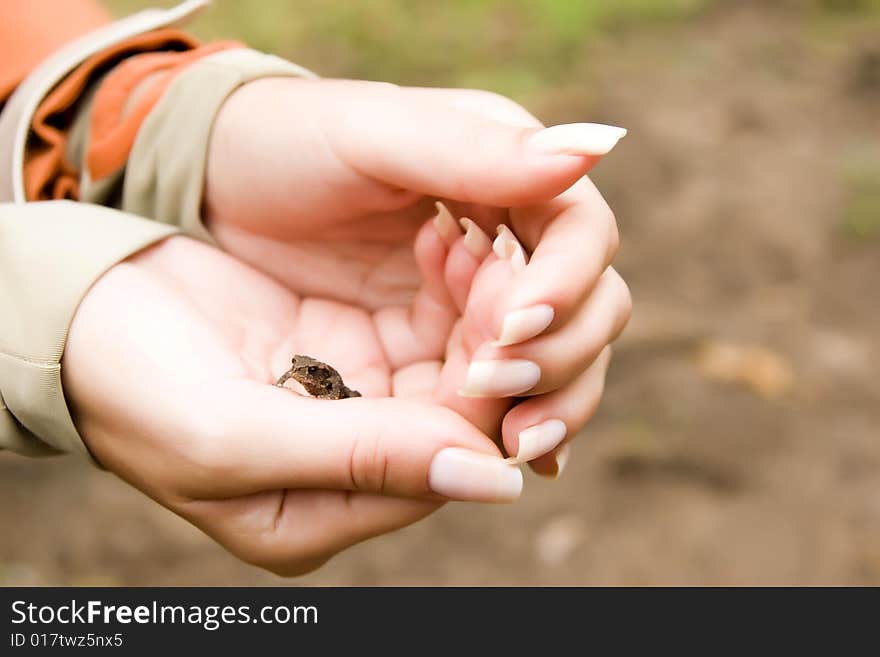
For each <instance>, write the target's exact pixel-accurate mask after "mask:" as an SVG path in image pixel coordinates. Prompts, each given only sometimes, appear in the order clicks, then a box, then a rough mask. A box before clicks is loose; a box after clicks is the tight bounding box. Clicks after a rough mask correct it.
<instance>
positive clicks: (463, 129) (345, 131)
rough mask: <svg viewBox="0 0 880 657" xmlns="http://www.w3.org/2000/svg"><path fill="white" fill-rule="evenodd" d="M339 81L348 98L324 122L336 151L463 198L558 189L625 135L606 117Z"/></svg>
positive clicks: (427, 190) (358, 163) (507, 199)
mask: <svg viewBox="0 0 880 657" xmlns="http://www.w3.org/2000/svg"><path fill="white" fill-rule="evenodd" d="M340 84H347V85H349V86H348V88H347V90H346V91H344V92H340V93H339V94H338V95H341V96H348V99H347V101H343V102H335V103H334V104H333V109H332V110H331V111H329V112H327V113H326V114H325V115H324V117H323V119H322V122H321V125H322V128H323V131H324V133H325V135H326V138H327V140H328V142H330V143H331V145H332V147H333V151H334V153H336V154H337V155H338V156H339V157H340V158H341V159H342V160H343V161H345V162H346V163H347V164H348V165H349V166H351V167H352V168H353V169H355V170H356V171H359V172H362V173H364V174H366V175H368V176H370V177H371V178H374V179H379V180H381V181H383V182H385V183H387V184H389V185H392V186H394V187H399V188H402V189H407V190H412V191H415V192H419V193H421V194H426V195H429V196H437V197H441V198H449V199H453V200H457V201H464V202H472V203H482V204H486V205H492V206H502V207H509V206H517V205H525V204H530V203H537V202H541V201H545V200H547V199H550V198H553V197H554V196H557V195H558V194H560V193H562V192H563V191H565V190H566V189H568V188H569V187H570V186H571V185H572V184H574V182H575V181H577V180H578V179H579V178H581V177H582V176H583V175H584V174H586V173H587V171H589V170H590V169H591V168H592V167H593V166H594V165H595V164H596V163H597V162H598V160H599V158H600V157H601V156H603V155H605V154H606V153H608V152H609V151H610V150H611V149H612V148H613V147H614V146H615V144H616V143H617V142H618V141H619V140H620V139H621V138H622V137H623V136H624V135H625V134H626V130H625V129H623V128H617V127H614V126H608V125H603V124H597V123H571V124H565V125H557V126H553V127H550V128H543V127H541V126H540V124H538V125H531V126H530V125H523V124H522V123H519V124H514V123H512V122H510V121H506V120H503V119H502V118H500V117H499V116H498V113H497V112H496V113H493V112H489V111H474V110H473V108H471V107H467V106H466V105H465V104H464V103H459V102H455V101H453V100H449V99H451V98H453V97H454V96H452V95H450V94H449V92H447V94H446V95H443V94H439V93H437V94H426V93H424V90H420V89H407V88H400V87H395V86H393V85H387V84H377V83H340ZM447 96H448V97H449V99H447ZM337 100H339V99H338V98H337Z"/></svg>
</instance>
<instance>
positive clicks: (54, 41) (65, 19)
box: [0, 0, 111, 106]
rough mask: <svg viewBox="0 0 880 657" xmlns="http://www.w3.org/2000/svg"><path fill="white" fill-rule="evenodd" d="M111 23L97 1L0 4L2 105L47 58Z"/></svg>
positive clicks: (12, 1) (30, 0) (10, 1)
mask: <svg viewBox="0 0 880 657" xmlns="http://www.w3.org/2000/svg"><path fill="white" fill-rule="evenodd" d="M110 20H111V18H110V15H109V14H108V13H107V12H106V11H105V10H104V9H103V7H101V5H100V4H99V3H98V2H96V0H2V1H0V106H2V104H3V102H4V101H5V100H6V99H7V98H8V97H9V95H10V94H11V93H12V92H13V90H14V89H15V87H17V86H18V84H19V83H20V82H21V81H22V80H23V79H24V78H25V77H26V76H27V74H28V73H29V72H30V71H31V70H32V69H33V68H34V67H36V66H37V64H39V63H40V62H41V61H42V60H43V59H45V58H46V57H47V56H49V55H50V54H51V53H52V52H54V51H55V50H57V49H58V48H60V47H61V46H62V45H64V44H65V43H67V42H69V41H72V40H73V39H75V38H77V37H78V36H81V35H83V34H85V33H87V32H90V31H92V30H94V29H96V28H98V27H100V26H101V25H103V24H105V23H108V22H110Z"/></svg>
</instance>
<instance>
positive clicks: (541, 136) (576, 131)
mask: <svg viewBox="0 0 880 657" xmlns="http://www.w3.org/2000/svg"><path fill="white" fill-rule="evenodd" d="M625 134H626V128H618V127H616V126H613V125H605V124H603V123H565V124H562V125H554V126H552V127H550V128H544V129H543V130H541V131H540V132H536V133H535V134H534V135H532V136H531V138H530V139H529V147H531V148H532V149H534V150H536V151H538V152H539V153H543V154H545V155H605V153H607V152H608V151H610V150H611V149H612V148H614V146H615V144H617V142H618V141H620V140H621V139H622V138H623V136H624V135H625Z"/></svg>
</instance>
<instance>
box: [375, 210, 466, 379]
mask: <svg viewBox="0 0 880 657" xmlns="http://www.w3.org/2000/svg"><path fill="white" fill-rule="evenodd" d="M463 234H464V231H462V230H461V228H460V227H459V225H458V222H457V221H455V219H454V218H453V217H452V215H451V214H450V212H449V210H448V209H447V208H446V206H444V205H443V204H442V203H439V202H438V203H437V213H436V215H435V216H434V218H433V219H431V220H430V221H427V222H425V224H424V225H423V226H422V228H421V229H420V230H419V232H418V234H417V235H416V238H415V242H414V245H413V252H414V254H415V259H416V264H417V265H418V267H419V272H420V273H421V277H422V283H421V286H420V287H419V289H418V290H417V292H416V294H415V296H414V297H413V300H412V303H411V304H410V305H408V306H389V307H386V308H382V309H380V310H378V311H376V312H375V313H374V314H373V321H374V323H375V325H376V332H377V334H378V336H379V340H380V341H381V343H382V346H383V349H384V351H385V354H386V355H387V356H388V360H389V362H390V364H391V367H392V369H395V370H396V369H399V368H401V367H405V366H407V365H410V364H412V363H416V362H419V361H424V360H436V359H439V358H441V357H442V356H443V351H444V348H445V346H446V339H447V337H448V335H449V331H450V330H451V328H452V324H453V323H454V322H455V321H456V319H457V318H458V314H459V310H458V307H457V306H456V302H455V301H454V299H453V297H452V296H451V295H450V293H449V291H448V289H447V285H446V281H445V272H446V267H447V260H448V257H449V249H450V247H451V246H452V245H453V244H455V243H457V242H459V241H461V240H459V239H458V238H460V237H462V235H463Z"/></svg>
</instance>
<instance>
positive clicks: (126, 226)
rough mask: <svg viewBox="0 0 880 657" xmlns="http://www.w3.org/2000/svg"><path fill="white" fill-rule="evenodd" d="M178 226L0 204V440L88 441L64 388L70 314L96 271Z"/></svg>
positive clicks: (26, 445) (76, 446)
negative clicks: (83, 438)
mask: <svg viewBox="0 0 880 657" xmlns="http://www.w3.org/2000/svg"><path fill="white" fill-rule="evenodd" d="M174 232H176V231H175V228H173V227H172V226H167V225H163V224H159V223H156V222H154V221H147V220H145V219H140V218H138V217H135V216H133V215H128V214H124V213H122V212H119V211H117V210H112V209H109V208H102V207H99V206H94V205H87V204H85V203H74V202H71V201H47V202H42V203H26V204H12V203H5V204H0V447H2V448H5V449H11V450H13V451H16V452H19V453H21V454H27V455H43V454H52V453H57V452H70V451H80V452H85V451H86V450H85V447H84V445H83V443H82V441H81V440H80V437H79V434H78V433H77V431H76V428H75V427H74V425H73V421H72V419H71V417H70V413H69V412H68V409H67V404H66V402H65V399H64V393H63V391H62V389H61V356H62V354H63V352H64V343H65V340H66V338H67V330H68V328H69V326H70V322H71V320H72V319H73V315H74V313H75V312H76V309H77V306H78V305H79V302H80V301H81V299H82V298H83V296H84V295H85V293H86V292H87V291H88V289H89V287H90V286H91V285H92V283H94V282H95V281H96V280H97V279H98V277H100V276H101V274H102V273H104V272H105V271H106V270H107V269H109V268H110V267H112V266H113V265H114V264H116V263H117V262H119V261H120V260H123V259H124V258H126V257H127V256H129V255H131V254H132V253H135V252H137V251H139V250H141V249H143V248H144V247H146V246H148V245H150V244H152V243H154V242H156V241H158V240H161V239H163V238H165V237H167V236H169V235H171V234H173V233H174Z"/></svg>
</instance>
